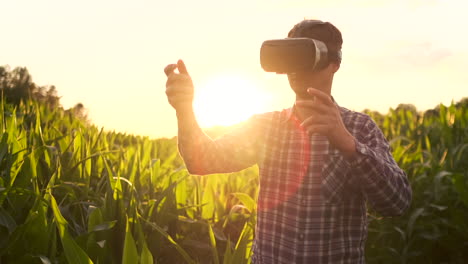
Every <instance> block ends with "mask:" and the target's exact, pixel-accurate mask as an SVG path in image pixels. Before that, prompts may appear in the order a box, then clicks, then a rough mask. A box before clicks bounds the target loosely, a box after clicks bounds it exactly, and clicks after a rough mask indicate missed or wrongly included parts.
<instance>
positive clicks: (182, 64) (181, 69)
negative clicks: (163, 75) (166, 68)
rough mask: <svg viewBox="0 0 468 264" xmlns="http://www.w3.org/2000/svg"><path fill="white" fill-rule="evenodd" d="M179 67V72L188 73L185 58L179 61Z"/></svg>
mask: <svg viewBox="0 0 468 264" xmlns="http://www.w3.org/2000/svg"><path fill="white" fill-rule="evenodd" d="M177 69H179V73H181V74H187V75H188V72H187V67H185V63H184V61H183V60H178V61H177Z"/></svg>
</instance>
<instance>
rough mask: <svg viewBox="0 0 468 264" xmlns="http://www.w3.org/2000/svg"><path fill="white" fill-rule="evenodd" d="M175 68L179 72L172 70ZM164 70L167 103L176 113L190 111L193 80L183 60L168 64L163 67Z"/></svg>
mask: <svg viewBox="0 0 468 264" xmlns="http://www.w3.org/2000/svg"><path fill="white" fill-rule="evenodd" d="M176 69H178V70H179V73H176V72H174V71H175V70H176ZM164 72H165V73H166V75H167V82H166V95H167V100H168V101H169V104H171V105H172V107H174V109H175V110H176V112H178V113H180V112H185V111H192V110H193V108H192V103H193V94H194V92H193V90H194V89H193V82H192V78H190V75H189V74H188V72H187V68H186V67H185V64H184V62H183V61H182V60H179V61H177V64H169V65H167V66H166V67H165V68H164Z"/></svg>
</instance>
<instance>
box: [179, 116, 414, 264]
mask: <svg viewBox="0 0 468 264" xmlns="http://www.w3.org/2000/svg"><path fill="white" fill-rule="evenodd" d="M340 112H341V116H342V119H343V122H344V124H345V126H346V128H347V129H348V131H349V132H350V133H351V134H352V135H353V136H354V137H355V139H356V151H357V152H358V155H357V157H356V158H355V159H354V160H347V159H345V158H344V156H343V155H342V154H340V152H339V151H338V150H337V149H336V148H334V147H333V146H332V145H331V144H330V143H329V142H328V140H327V138H326V137H325V136H321V135H318V134H313V135H308V134H307V132H305V130H304V128H303V127H301V125H300V121H299V120H298V119H297V118H296V116H295V115H294V114H293V108H290V109H285V110H283V111H281V112H271V113H266V114H261V115H255V116H253V117H252V118H251V119H250V120H249V121H247V122H246V123H245V124H244V125H243V126H242V127H240V128H238V129H236V130H235V131H234V132H232V133H228V134H227V135H224V136H222V137H221V138H219V139H216V140H211V139H210V138H209V137H207V136H205V135H204V134H203V133H202V132H201V131H199V132H197V133H193V134H192V137H191V138H184V137H183V135H179V150H180V152H181V155H182V157H183V158H184V161H185V163H186V165H187V168H188V169H189V171H190V172H191V173H194V174H211V173H225V172H235V171H239V170H242V169H245V168H247V167H249V166H251V165H253V164H258V166H259V171H260V189H259V197H258V202H257V203H258V206H257V226H256V230H255V241H254V244H253V252H254V254H253V257H252V261H253V263H257V264H259V263H262V264H263V263H288V264H289V263H364V262H365V260H364V247H365V241H366V237H367V214H366V202H367V203H368V204H369V205H370V206H371V207H372V208H373V209H374V210H376V211H377V212H379V213H380V214H382V215H384V216H395V215H400V214H402V213H403V212H404V211H405V209H406V208H408V207H409V205H410V202H411V188H410V185H409V183H408V180H407V177H406V174H405V173H404V171H402V170H401V169H400V168H399V167H398V165H397V164H396V162H395V161H394V159H393V157H392V155H391V153H390V147H389V144H388V142H387V140H386V139H385V137H384V135H383V134H382V132H381V130H380V129H379V128H378V126H377V125H376V124H375V123H374V122H373V121H372V119H371V118H370V117H369V116H367V115H365V114H362V113H357V112H353V111H350V110H348V109H345V108H343V107H340Z"/></svg>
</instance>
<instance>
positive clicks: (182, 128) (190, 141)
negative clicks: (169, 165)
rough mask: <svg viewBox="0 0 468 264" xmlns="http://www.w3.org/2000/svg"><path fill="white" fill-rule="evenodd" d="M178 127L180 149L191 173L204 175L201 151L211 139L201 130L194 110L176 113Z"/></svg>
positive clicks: (189, 109) (188, 109)
mask: <svg viewBox="0 0 468 264" xmlns="http://www.w3.org/2000/svg"><path fill="white" fill-rule="evenodd" d="M176 115H177V126H178V148H179V153H180V155H181V156H182V159H183V160H184V162H185V165H186V166H187V169H188V171H189V172H190V173H193V174H203V173H202V168H204V166H203V164H202V161H203V158H202V155H201V153H200V152H201V151H202V150H203V146H204V145H206V144H207V142H209V141H211V139H210V138H209V137H208V136H207V135H206V134H205V133H203V131H202V130H201V128H200V126H199V124H198V122H197V120H196V118H195V114H194V112H193V109H192V108H187V109H185V110H179V111H177V112H176Z"/></svg>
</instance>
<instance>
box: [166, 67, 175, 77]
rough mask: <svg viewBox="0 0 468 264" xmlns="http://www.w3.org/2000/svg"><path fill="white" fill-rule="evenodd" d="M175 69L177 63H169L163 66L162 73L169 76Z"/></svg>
mask: <svg viewBox="0 0 468 264" xmlns="http://www.w3.org/2000/svg"><path fill="white" fill-rule="evenodd" d="M175 69H177V64H169V65H167V66H166V67H165V68H164V73H165V74H166V76H167V77H169V75H171V74H173V73H174V71H175Z"/></svg>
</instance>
